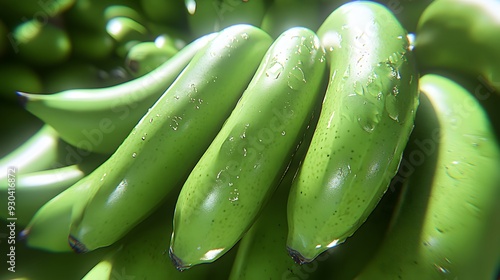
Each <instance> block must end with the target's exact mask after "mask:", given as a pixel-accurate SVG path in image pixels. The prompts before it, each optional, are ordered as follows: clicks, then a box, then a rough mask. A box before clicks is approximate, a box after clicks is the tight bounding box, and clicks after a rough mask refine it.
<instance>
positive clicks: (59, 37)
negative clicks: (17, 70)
mask: <svg viewBox="0 0 500 280" xmlns="http://www.w3.org/2000/svg"><path fill="white" fill-rule="evenodd" d="M10 41H11V46H12V48H13V50H14V53H15V54H16V55H19V57H21V58H22V59H23V60H24V61H25V62H26V63H28V64H33V65H37V66H48V65H55V64H60V63H62V62H64V61H66V60H67V59H68V58H69V56H70V54H71V40H70V39H69V36H68V33H67V32H66V31H65V30H64V29H62V28H60V27H58V26H55V25H54V24H52V23H50V22H41V21H38V20H36V19H32V20H29V21H26V22H23V23H21V24H19V25H18V26H16V27H15V28H14V30H13V31H12V38H11V40H10Z"/></svg>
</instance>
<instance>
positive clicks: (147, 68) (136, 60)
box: [125, 42, 178, 77]
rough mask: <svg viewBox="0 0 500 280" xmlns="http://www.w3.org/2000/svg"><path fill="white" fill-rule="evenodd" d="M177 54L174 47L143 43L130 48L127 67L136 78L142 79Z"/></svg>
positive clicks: (126, 60) (126, 59)
mask: <svg viewBox="0 0 500 280" xmlns="http://www.w3.org/2000/svg"><path fill="white" fill-rule="evenodd" d="M177 52H178V50H177V49H176V48H175V47H174V46H172V45H163V46H162V45H159V44H157V43H156V42H141V43H138V44H137V45H134V46H133V47H132V48H130V50H129V51H128V53H127V57H126V58H125V65H126V67H127V70H128V71H129V72H130V73H131V74H132V75H133V76H134V77H140V76H143V75H145V74H147V73H149V72H151V71H152V70H154V69H156V68H158V67H159V66H160V65H161V64H163V63H164V62H165V61H167V60H169V59H170V58H171V57H172V56H174V55H175V54H176V53H177Z"/></svg>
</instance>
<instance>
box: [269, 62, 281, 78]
mask: <svg viewBox="0 0 500 280" xmlns="http://www.w3.org/2000/svg"><path fill="white" fill-rule="evenodd" d="M283 69H284V66H283V64H281V62H278V61H274V62H272V63H271V66H269V68H268V69H267V70H266V76H267V77H272V78H274V79H278V78H279V76H280V75H281V73H282V72H283Z"/></svg>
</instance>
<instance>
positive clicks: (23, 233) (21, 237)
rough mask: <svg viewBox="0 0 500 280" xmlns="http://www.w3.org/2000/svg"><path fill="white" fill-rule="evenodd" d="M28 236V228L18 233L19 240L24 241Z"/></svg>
mask: <svg viewBox="0 0 500 280" xmlns="http://www.w3.org/2000/svg"><path fill="white" fill-rule="evenodd" d="M29 234H30V228H25V229H23V230H22V231H21V232H20V233H19V240H26V239H27V238H28V235H29Z"/></svg>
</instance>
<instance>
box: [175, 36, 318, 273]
mask: <svg viewBox="0 0 500 280" xmlns="http://www.w3.org/2000/svg"><path fill="white" fill-rule="evenodd" d="M325 69H326V58H325V53H324V49H323V48H322V47H321V46H320V43H319V39H318V38H317V36H316V35H315V34H314V33H313V32H312V31H311V30H309V29H306V28H299V27H298V28H292V29H289V30H287V31H285V32H284V33H283V34H282V35H281V36H280V37H279V38H278V39H276V41H275V42H274V43H273V45H272V46H271V47H270V48H269V50H268V51H267V53H266V55H265V57H264V59H262V62H261V64H260V66H259V69H258V70H257V72H256V73H255V76H254V78H253V79H252V81H251V83H250V85H249V86H248V88H247V89H246V90H245V92H244V93H243V96H242V98H241V99H240V101H239V102H238V105H237V106H236V108H235V109H234V110H233V112H232V113H231V116H230V117H229V118H228V119H227V121H226V123H225V124H224V126H223V127H222V129H221V131H220V132H219V133H218V134H217V137H216V138H215V140H214V141H213V143H212V144H211V145H210V147H209V148H208V150H207V151H206V152H205V154H204V155H203V157H202V158H201V159H200V161H199V162H198V163H197V164H196V167H195V168H194V169H193V171H192V172H191V174H190V175H189V177H188V179H187V180H186V182H185V183H184V186H183V187H182V191H181V193H180V195H179V198H178V201H177V206H176V209H175V216H174V232H173V234H172V241H171V246H170V254H171V257H172V260H173V261H174V263H175V265H176V266H177V267H178V268H179V269H180V270H182V269H186V268H189V267H191V266H193V265H196V264H200V263H207V262H213V261H214V260H216V259H217V258H219V257H220V256H222V255H223V254H224V253H225V252H227V251H228V250H229V249H230V248H231V247H233V245H234V244H236V242H238V240H239V239H240V238H241V237H242V235H243V234H244V233H245V232H246V231H247V230H248V229H249V228H250V226H251V225H252V223H253V222H254V221H255V219H256V217H257V215H258V213H259V212H260V210H261V208H262V207H263V206H264V205H265V203H266V202H267V200H268V198H269V197H270V196H271V194H272V193H273V192H274V190H275V189H276V187H277V185H278V184H279V180H280V179H281V177H282V176H283V174H284V173H285V171H286V168H287V166H288V164H289V163H290V160H291V157H292V155H293V153H294V152H295V150H296V148H297V145H298V143H299V141H300V140H301V139H302V138H303V135H304V131H305V128H306V126H307V125H308V123H309V122H310V120H311V116H312V113H313V108H314V105H315V104H316V101H317V100H318V99H321V98H322V94H323V92H322V91H321V82H322V81H324V80H323V78H325V75H324V73H325Z"/></svg>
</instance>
